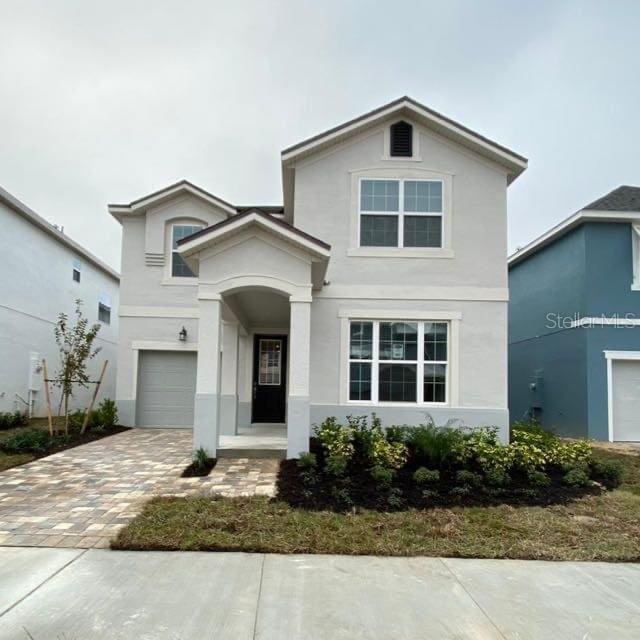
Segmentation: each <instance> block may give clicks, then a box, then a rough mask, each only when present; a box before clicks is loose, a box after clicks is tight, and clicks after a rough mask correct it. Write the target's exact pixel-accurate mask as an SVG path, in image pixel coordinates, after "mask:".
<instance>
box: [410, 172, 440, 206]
mask: <svg viewBox="0 0 640 640" xmlns="http://www.w3.org/2000/svg"><path fill="white" fill-rule="evenodd" d="M404 210H405V211H415V212H420V213H442V183H441V182H438V181H427V180H405V181H404Z"/></svg>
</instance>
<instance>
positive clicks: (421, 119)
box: [282, 96, 527, 182]
mask: <svg viewBox="0 0 640 640" xmlns="http://www.w3.org/2000/svg"><path fill="white" fill-rule="evenodd" d="M392 116H398V117H400V116H407V117H409V118H412V119H414V120H415V121H417V122H418V123H420V124H423V125H424V126H426V127H428V128H430V129H432V130H435V131H436V132H438V133H441V134H442V135H444V136H446V137H448V138H451V139H453V140H455V141H456V142H458V143H460V144H462V145H464V146H467V147H469V148H471V149H473V150H474V151H476V152H478V153H480V154H481V155H484V156H487V157H489V158H490V159H492V160H494V161H495V162H498V163H499V164H502V165H503V166H505V167H506V168H507V169H508V171H509V182H512V181H513V180H515V179H516V178H517V177H518V176H519V175H520V174H521V173H522V172H523V171H524V170H525V169H526V168H527V159H526V158H525V157H523V156H521V155H519V154H517V153H515V152H514V151H511V149H508V148H507V147H504V146H502V145H500V144H498V143H497V142H494V141H493V140H490V139H489V138H487V137H485V136H482V135H480V134H479V133H476V132H475V131H472V130H471V129H469V128H467V127H465V126H464V125H462V124H460V123H459V122H456V121H455V120H452V119H451V118H448V117H447V116H444V115H443V114H441V113H438V112H437V111H434V110H433V109H430V108H429V107H427V106H425V105H423V104H421V103H419V102H418V101H416V100H414V99H413V98H410V97H409V96H403V97H401V98H398V99H397V100H393V101H392V102H389V103H388V104H385V105H383V106H381V107H378V108H377V109H374V110H373V111H369V112H368V113H365V114H363V115H361V116H358V117H357V118H353V119H352V120H349V121H347V122H345V123H343V124H340V125H338V126H336V127H333V128H332V129H328V130H327V131H324V132H323V133H320V134H318V135H315V136H313V137H311V138H307V139H306V140H303V141H302V142H299V143H297V144H295V145H293V146H291V147H288V148H287V149H285V150H284V151H282V162H283V164H289V163H291V162H293V161H294V160H297V159H299V158H301V157H304V156H306V155H308V154H309V153H312V152H315V151H317V150H319V149H322V148H324V147H327V146H329V145H333V144H335V143H336V142H339V141H340V140H341V139H343V138H345V137H347V136H350V135H354V134H355V133H358V132H359V131H361V130H364V129H365V128H367V127H371V126H373V125H375V124H377V123H378V122H380V121H382V120H384V119H387V118H389V117H392Z"/></svg>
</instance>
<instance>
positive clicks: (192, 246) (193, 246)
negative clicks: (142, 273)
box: [178, 213, 331, 258]
mask: <svg viewBox="0 0 640 640" xmlns="http://www.w3.org/2000/svg"><path fill="white" fill-rule="evenodd" d="M252 224H255V225H257V226H259V227H261V228H263V229H266V230H267V231H270V232H271V233H273V234H274V235H276V236H279V237H281V238H284V239H285V240H286V241H287V242H290V243H291V244H294V245H296V246H299V247H302V248H303V249H305V250H307V251H309V252H310V253H313V254H315V255H317V256H319V257H321V258H329V257H330V256H331V252H330V250H329V249H325V248H324V247H321V246H319V245H317V244H316V243H315V242H312V241H311V240H307V239H306V238H304V237H302V236H300V235H299V234H297V233H295V232H293V231H289V230H287V229H285V228H283V227H282V226H281V225H280V224H278V223H277V222H272V221H270V220H269V219H268V218H265V217H264V216H260V215H258V214H257V213H253V214H251V215H249V216H245V217H243V218H240V219H238V220H237V221H232V222H230V223H229V224H225V226H224V227H221V228H220V229H216V230H214V231H211V232H210V233H207V234H206V235H202V236H201V237H199V238H194V239H193V240H191V241H190V242H186V243H184V244H182V245H180V246H179V247H178V253H179V254H180V255H182V256H184V257H188V256H190V255H192V254H194V253H197V252H198V251H202V249H204V248H206V247H207V246H209V245H211V244H215V243H216V242H218V241H220V240H221V239H222V238H224V237H225V236H227V235H229V234H233V233H236V232H238V231H239V230H241V229H242V228H244V227H247V226H250V225H252Z"/></svg>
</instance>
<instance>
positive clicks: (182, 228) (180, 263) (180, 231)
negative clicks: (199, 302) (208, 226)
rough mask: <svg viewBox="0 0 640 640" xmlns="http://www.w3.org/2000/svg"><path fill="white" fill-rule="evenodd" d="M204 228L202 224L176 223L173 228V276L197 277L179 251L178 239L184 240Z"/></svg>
mask: <svg viewBox="0 0 640 640" xmlns="http://www.w3.org/2000/svg"><path fill="white" fill-rule="evenodd" d="M200 229H202V226H200V225H193V224H174V225H173V227H172V228H171V277H173V278H195V277H196V276H197V275H198V274H197V273H194V272H193V271H192V270H191V269H190V268H189V266H188V265H187V263H186V262H185V261H184V259H183V257H182V256H181V255H180V254H179V253H178V251H177V249H178V240H182V239H183V238H186V237H188V236H190V235H192V234H193V233H196V232H198V231H200Z"/></svg>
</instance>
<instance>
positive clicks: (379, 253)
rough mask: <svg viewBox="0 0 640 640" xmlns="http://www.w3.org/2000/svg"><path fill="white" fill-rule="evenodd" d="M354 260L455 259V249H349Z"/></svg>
mask: <svg viewBox="0 0 640 640" xmlns="http://www.w3.org/2000/svg"><path fill="white" fill-rule="evenodd" d="M347 255H348V256H349V257H352V258H455V253H454V251H453V249H444V248H436V247H433V248H430V247H424V248H422V249H421V248H419V247H357V248H354V249H348V250H347Z"/></svg>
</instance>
